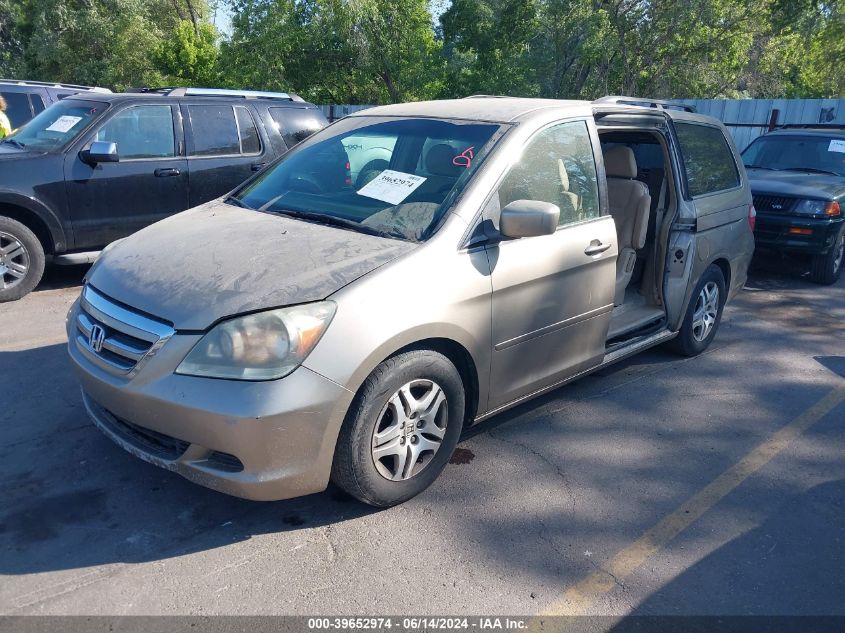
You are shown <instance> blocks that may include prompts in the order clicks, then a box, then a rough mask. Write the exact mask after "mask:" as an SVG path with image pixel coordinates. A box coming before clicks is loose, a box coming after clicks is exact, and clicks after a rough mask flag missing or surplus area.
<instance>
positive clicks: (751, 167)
mask: <svg viewBox="0 0 845 633" xmlns="http://www.w3.org/2000/svg"><path fill="white" fill-rule="evenodd" d="M745 168H746V169H768V170H769V171H779V170H778V169H776V168H774V167H765V166H764V165H746V166H745Z"/></svg>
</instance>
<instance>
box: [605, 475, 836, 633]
mask: <svg viewBox="0 0 845 633" xmlns="http://www.w3.org/2000/svg"><path fill="white" fill-rule="evenodd" d="M775 508H776V509H775V510H774V511H773V512H772V513H771V514H769V515H768V516H767V517H766V518H765V520H764V521H763V522H762V523H760V524H759V525H758V526H757V527H755V528H754V529H751V530H749V531H747V532H745V533H744V534H743V535H742V536H739V537H737V538H736V539H734V540H732V541H730V542H728V543H726V544H725V545H722V546H721V547H719V548H717V549H716V550H715V551H713V552H712V553H710V554H709V555H707V556H705V557H704V558H703V559H701V560H700V561H698V562H696V563H695V564H693V565H691V566H690V567H687V568H686V569H685V570H684V571H683V572H682V573H681V574H680V575H678V576H676V577H675V578H674V579H673V580H672V581H671V582H669V583H667V584H666V585H664V586H663V587H661V588H660V589H658V590H657V591H655V592H654V593H652V594H651V595H650V596H649V597H648V598H647V599H646V600H645V601H643V602H642V603H640V604H639V605H638V606H637V607H636V609H635V610H634V611H633V612H632V614H631V615H652V614H667V613H669V614H670V613H677V614H696V615H761V614H766V615H826V616H831V615H845V602H843V600H842V596H843V595H845V576H843V574H842V568H843V566H845V545H844V544H845V522H843V520H842V519H843V515H845V480H843V479H839V480H832V481H828V482H825V483H822V484H819V485H816V486H814V487H811V488H810V489H808V490H806V491H804V492H801V493H799V494H795V495H793V496H790V497H787V498H782V499H781V502H780V503H777V504H776V505H775ZM807 626H809V627H810V628H812V626H811V623H809V622H808V623H807ZM622 628H623V629H624V624H623V627H622Z"/></svg>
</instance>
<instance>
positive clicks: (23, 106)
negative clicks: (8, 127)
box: [0, 92, 32, 130]
mask: <svg viewBox="0 0 845 633" xmlns="http://www.w3.org/2000/svg"><path fill="white" fill-rule="evenodd" d="M0 95H2V96H3V98H4V99H5V100H6V116H7V117H9V121H10V122H11V124H12V129H13V130H14V129H15V128H18V127H20V126H21V125H23V124H24V123H26V122H27V121H29V120H30V119H31V118H32V110H30V109H29V96H28V95H27V94H26V93H25V92H0Z"/></svg>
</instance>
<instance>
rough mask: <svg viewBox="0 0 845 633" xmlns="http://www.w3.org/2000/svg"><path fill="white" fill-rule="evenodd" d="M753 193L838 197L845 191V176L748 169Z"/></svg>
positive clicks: (793, 196) (800, 196)
mask: <svg viewBox="0 0 845 633" xmlns="http://www.w3.org/2000/svg"><path fill="white" fill-rule="evenodd" d="M748 180H749V184H750V185H751V191H752V192H753V193H755V194H756V193H761V194H762V193H770V194H775V195H782V196H789V197H791V198H837V197H839V196H841V195H842V194H843V193H845V177H842V176H833V175H828V174H814V173H811V172H806V171H770V170H767V169H753V168H751V169H748Z"/></svg>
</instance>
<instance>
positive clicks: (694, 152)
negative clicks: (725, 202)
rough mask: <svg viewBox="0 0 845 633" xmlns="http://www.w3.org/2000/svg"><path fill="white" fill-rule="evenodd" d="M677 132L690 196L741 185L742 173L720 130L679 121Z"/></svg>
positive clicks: (676, 124) (676, 127)
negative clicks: (740, 176) (740, 175)
mask: <svg viewBox="0 0 845 633" xmlns="http://www.w3.org/2000/svg"><path fill="white" fill-rule="evenodd" d="M675 130H676V131H677V133H678V142H679V143H680V145H681V153H682V154H683V156H684V167H685V168H686V172H687V184H688V185H689V192H690V195H691V196H700V195H703V194H706V193H713V192H716V191H724V190H725V189H733V188H734V187H737V186H739V172H738V171H737V169H736V163H735V162H734V157H733V154H732V153H731V149H730V147H729V146H728V142H727V140H726V139H725V136H724V134H722V131H721V130H720V129H719V128H716V127H712V126H709V125H696V124H693V123H681V122H676V123H675Z"/></svg>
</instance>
